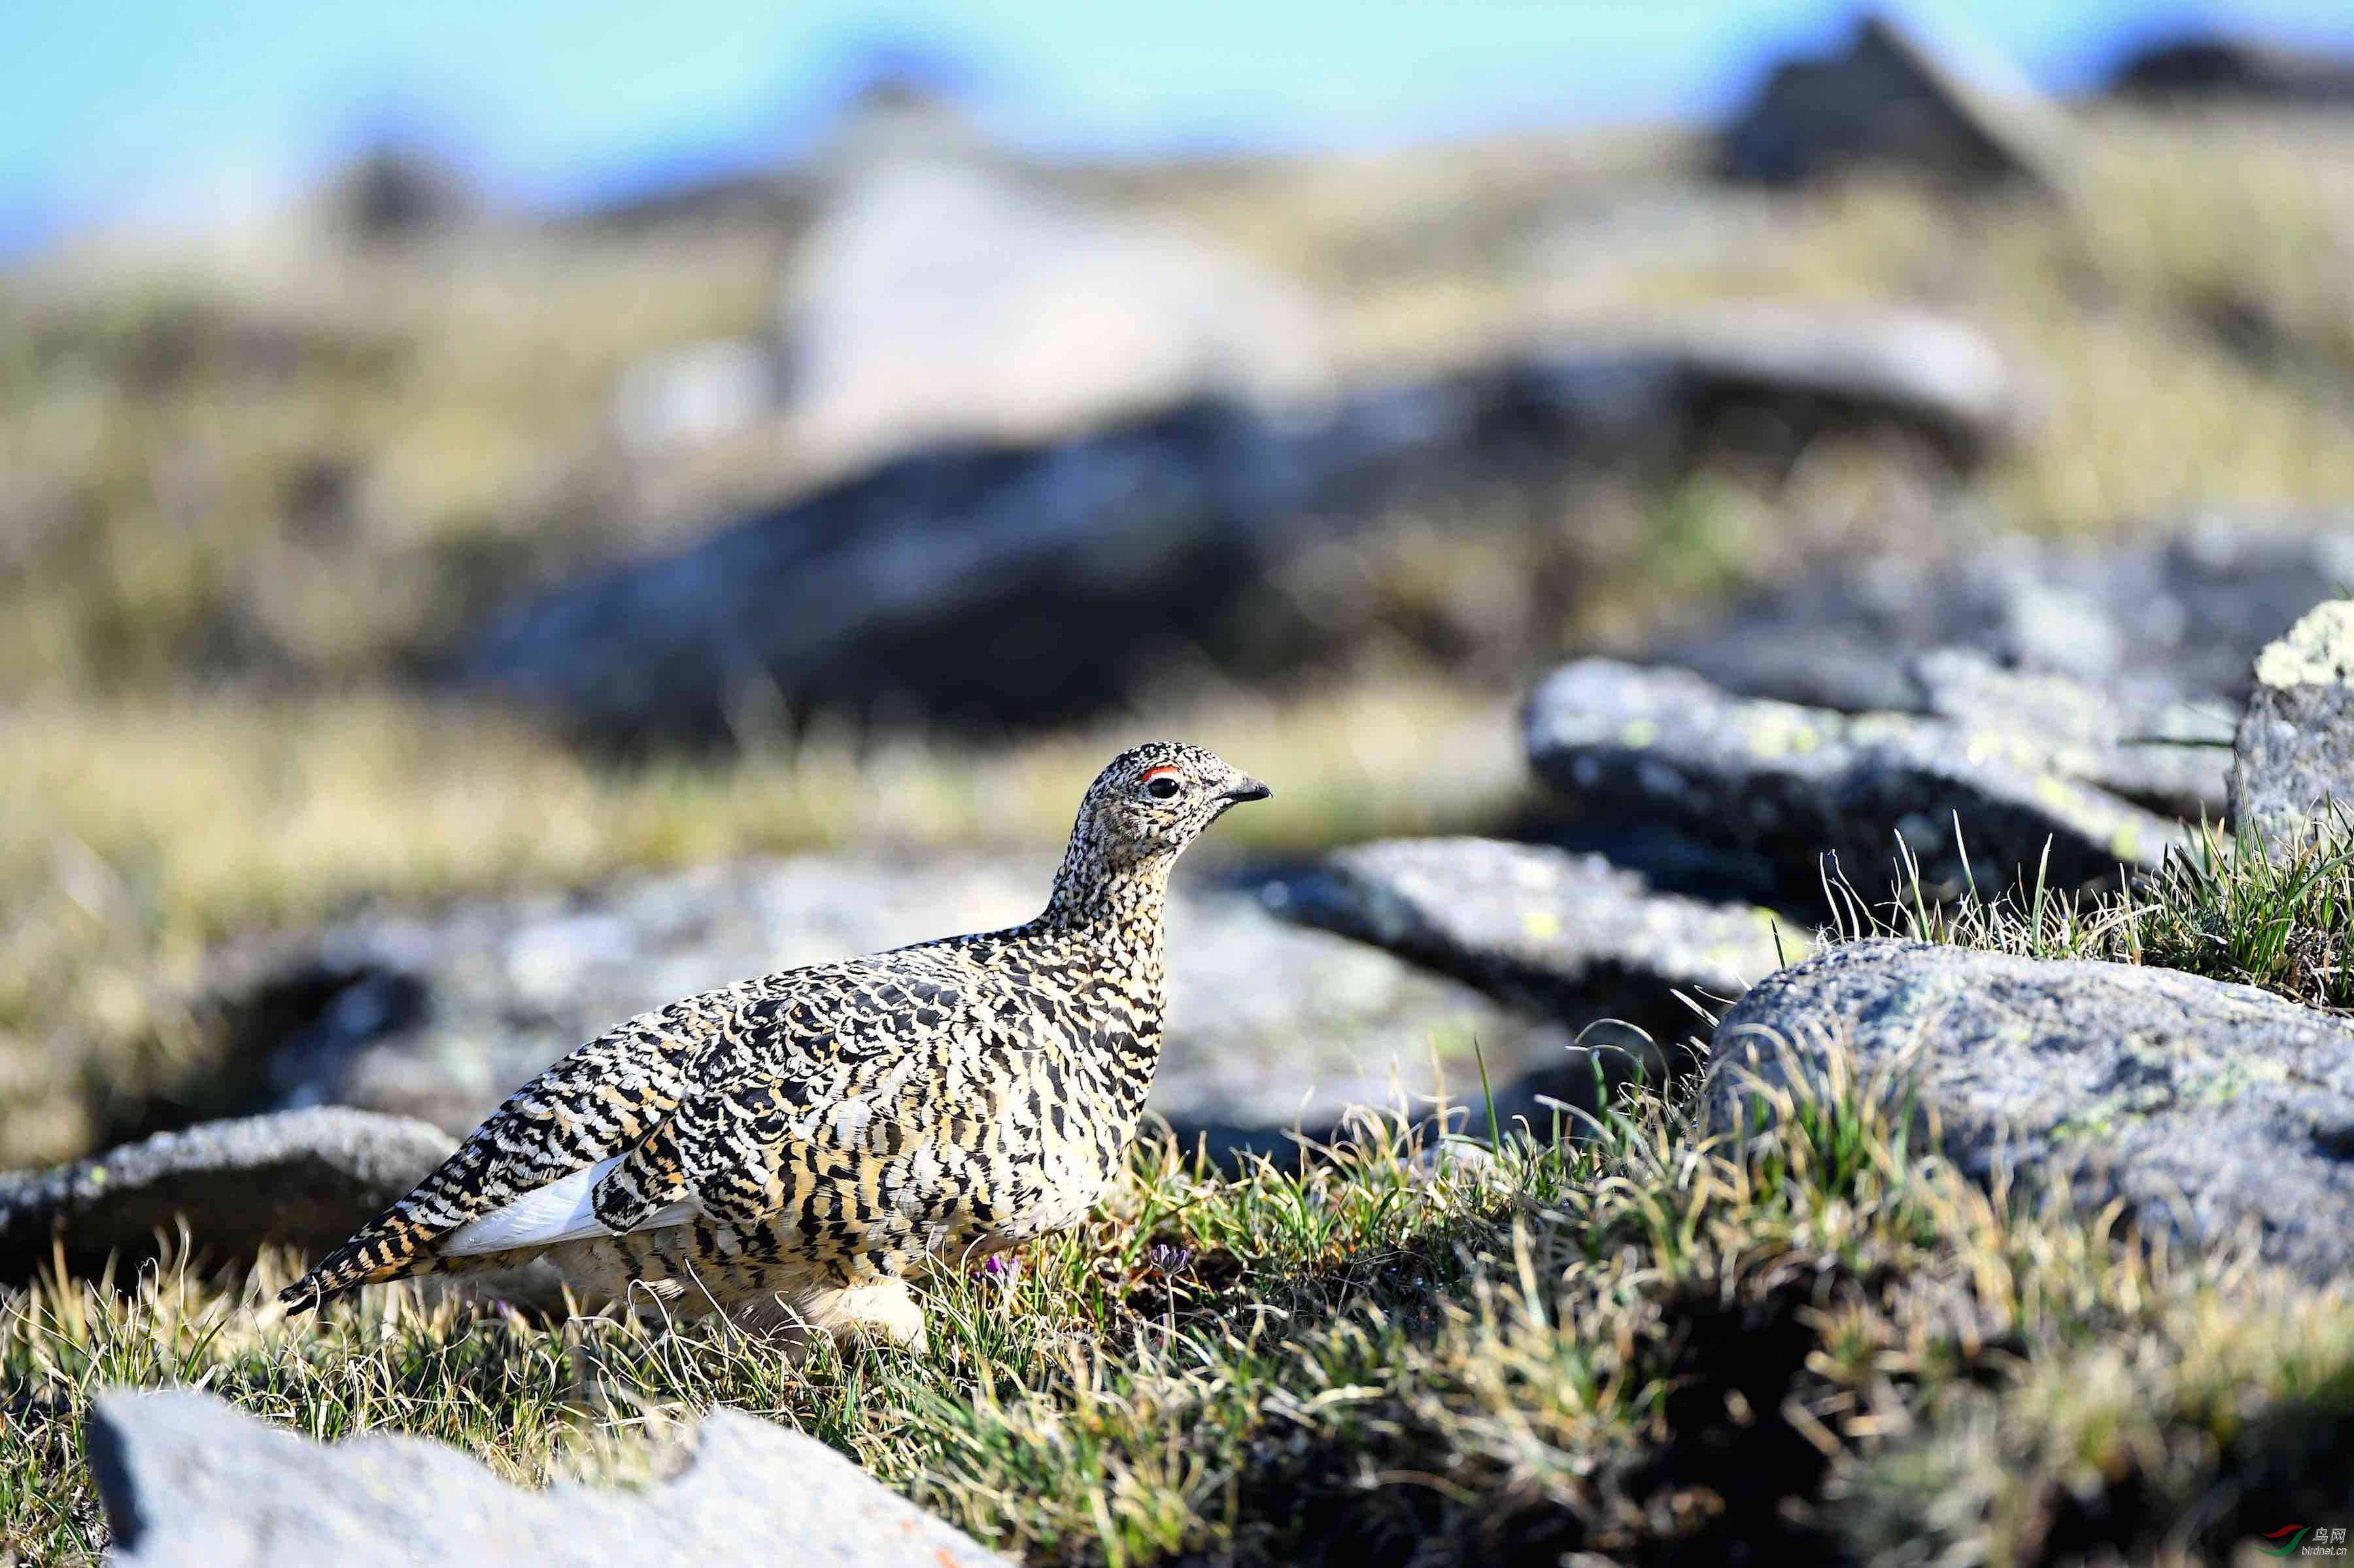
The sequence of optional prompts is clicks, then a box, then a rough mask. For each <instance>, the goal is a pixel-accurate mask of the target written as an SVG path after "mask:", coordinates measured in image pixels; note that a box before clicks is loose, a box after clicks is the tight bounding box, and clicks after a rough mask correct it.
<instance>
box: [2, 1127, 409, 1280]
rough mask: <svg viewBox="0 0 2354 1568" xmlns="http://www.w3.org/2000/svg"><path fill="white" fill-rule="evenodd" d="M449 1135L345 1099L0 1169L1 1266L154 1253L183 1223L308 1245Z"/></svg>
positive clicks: (390, 1192)
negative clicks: (346, 1104) (55, 1257)
mask: <svg viewBox="0 0 2354 1568" xmlns="http://www.w3.org/2000/svg"><path fill="white" fill-rule="evenodd" d="M455 1147H456V1141H455V1140H454V1139H451V1137H450V1135H449V1134H447V1133H445V1132H443V1131H441V1130H440V1129H439V1128H434V1127H430V1126H428V1125H427V1124H425V1123H424V1122H421V1121H416V1120H412V1119H410V1118H406V1117H389V1116H372V1115H369V1114H367V1113H366V1112H364V1111H356V1110H341V1109H318V1110H300V1111H292V1112H287V1113H285V1114H282V1115H278V1116H258V1117H249V1118H243V1119H240V1120H234V1121H215V1122H206V1123H203V1124H201V1125H199V1126H196V1127H192V1128H186V1130H184V1131H180V1132H167V1133H163V1134H160V1135H158V1136H156V1137H154V1138H151V1139H147V1140H146V1141H144V1142H143V1143H134V1144H131V1145H128V1146H126V1147H124V1148H122V1149H117V1150H111V1151H110V1152H108V1153H105V1154H101V1155H97V1156H95V1157H93V1158H91V1159H88V1160H75V1161H73V1162H72V1163H70V1164H67V1165H60V1166H56V1167H53V1168H51V1169H49V1170H47V1171H9V1172H5V1173H0V1279H8V1280H18V1279H23V1278H26V1277H28V1276H30V1275H31V1274H32V1273H34V1272H35V1271H36V1270H37V1268H39V1267H40V1266H43V1265H44V1264H46V1263H47V1262H48V1260H49V1258H50V1256H51V1255H52V1246H53V1243H61V1244H62V1245H63V1247H64V1250H65V1253H66V1257H67V1261H68V1263H69V1265H70V1266H75V1267H78V1268H95V1267H98V1266H102V1265H103V1264H104V1263H105V1261H106V1259H107V1257H108V1256H109V1255H118V1254H119V1255H121V1257H122V1259H123V1260H124V1261H125V1262H126V1263H135V1262H136V1261H138V1260H139V1259H141V1258H143V1257H147V1256H151V1255H154V1252H155V1249H156V1242H157V1235H158V1234H159V1233H161V1234H164V1235H166V1236H168V1235H170V1234H172V1233H173V1232H174V1231H175V1229H176V1227H177V1226H179V1225H180V1224H184V1223H185V1224H186V1226H187V1229H188V1234H189V1235H190V1237H191V1239H192V1240H193V1241H194V1242H195V1244H196V1246H197V1247H198V1249H199V1250H200V1252H201V1253H202V1255H205V1256H207V1257H209V1258H211V1259H213V1260H215V1261H227V1260H230V1259H236V1258H244V1257H250V1256H251V1255H253V1254H254V1252H255V1251H256V1250H258V1249H259V1248H260V1247H262V1246H264V1245H270V1244H273V1243H274V1244H284V1245H294V1246H299V1247H303V1248H306V1249H309V1250H311V1251H313V1252H316V1251H318V1250H321V1249H323V1248H325V1247H327V1246H331V1245H334V1243H336V1242H339V1241H341V1240H343V1239H344V1237H345V1236H347V1235H349V1234H351V1233H352V1232H353V1231H354V1230H355V1229H357V1228H358V1227H359V1225H360V1224H363V1223H364V1222H366V1221H367V1220H370V1219H373V1218H374V1217H375V1216H376V1214H377V1213H379V1212H380V1211H382V1210H383V1209H384V1208H385V1207H386V1205H387V1204H389V1203H390V1202H392V1201H393V1200H394V1199H396V1198H398V1197H399V1196H400V1195H401V1194H403V1193H404V1192H408V1189H409V1188H410V1187H411V1186H413V1185H415V1184H416V1182H417V1181H418V1179H419V1177H421V1176H423V1175H424V1174H425V1173H426V1172H427V1171H430V1170H432V1169H433V1168H434V1167H435V1166H436V1165H439V1164H440V1162H441V1161H442V1160H444V1159H445V1158H447V1157H448V1155H449V1153H450V1151H451V1150H452V1149H453V1148H455Z"/></svg>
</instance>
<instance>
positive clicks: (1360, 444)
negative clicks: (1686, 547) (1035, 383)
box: [455, 313, 2015, 742]
mask: <svg viewBox="0 0 2354 1568" xmlns="http://www.w3.org/2000/svg"><path fill="white" fill-rule="evenodd" d="M2014 401H2015V400H2014V399H2013V398H2012V397H2010V395H2009V387H2008V383H2007V379H2006V376H2005V373H2004V371H2003V368H2002V366H2001V362H2000V361H1999V358H1998V357H1997V356H1996V355H1994V354H1993V352H1992V351H1991V350H1990V349H1988V347H1987V346H1986V344H1984V343H1983V342H1982V341H1980V340H1978V338H1976V337H1975V336H1974V335H1972V334H1968V333H1967V332H1966V331H1963V330H1962V329H1959V328H1956V327H1953V326H1951V325H1947V324H1944V323H1935V322H1929V321H1925V320H1923V319H1922V318H1918V317H1911V316H1897V317H1884V316H1859V315H1856V314H1854V313H1833V314H1824V315H1814V316H1796V315H1790V314H1787V313H1772V314H1762V315H1761V314H1757V313H1749V314H1745V315H1735V316H1727V315H1722V314H1718V315H1711V316H1706V317H1700V318H1695V319H1693V320H1691V321H1690V322H1687V323H1681V324H1679V323H1650V324H1648V325H1646V326H1645V327H1643V328H1642V329H1641V330H1640V331H1639V332H1633V331H1630V332H1622V333H1617V334H1609V335H1607V336H1604V337H1596V338H1594V339H1591V340H1588V341H1585V342H1583V343H1579V344H1564V345H1556V346H1555V347H1554V348H1553V349H1552V350H1549V351H1547V352H1543V353H1540V354H1534V355H1530V356H1528V357H1526V358H1523V359H1519V360H1513V361H1510V362H1507V363H1504V364H1500V365H1498V366H1490V367H1489V368H1486V369H1483V370H1479V371H1476V372H1472V373H1468V374H1465V375H1461V376H1447V377H1441V378H1438V379H1436V380H1431V381H1426V382H1421V383H1416V384H1412V385H1406V386H1400V387H1388V388H1384V389H1380V390H1375V391H1368V392H1363V393H1360V394H1356V395H1353V396H1351V397H1345V398H1342V399H1341V400H1339V401H1337V402H1334V403H1331V404H1327V405H1324V406H1321V407H1320V408H1316V409H1313V410H1294V411H1292V412H1289V413H1286V414H1281V415H1270V414H1266V413H1261V412H1257V411H1254V410H1251V409H1248V408H1244V407H1242V406H1240V405H1238V404H1232V403H1225V402H1215V401H1212V402H1196V403H1189V404H1185V405H1182V406H1181V407H1178V408H1172V409H1168V410H1165V411H1162V412H1160V413H1156V414H1152V415H1150V416H1146V417H1142V418H1137V419H1134V420H1132V421H1131V422H1129V423H1127V424H1124V425H1120V426H1117V427H1114V428H1108V429H1100V430H1097V431H1095V432H1093V433H1090V434H1087V435H1083V436H1079V437H1076V438H1073V439H1069V440H1053V441H1047V442H1044V443H1041V444H1034V445H1026V446H1025V445H1001V446H992V447H955V448H941V449H938V450H932V451H929V452H927V453H923V454H920V455H917V456H911V457H907V458H903V459H899V460H897V461H892V462H889V463H886V464H885V465H883V466H881V467H879V468H876V469H875V470H873V471H869V472H866V473H864V474H862V475H860V476H858V477H855V478H852V479H849V480H846V481H844V482H841V483H838V484H835V485H832V487H830V488H827V489H824V490H822V491H821V492H819V493H815V494H812V495H810V496H808V497H806V498H804V499H801V500H798V501H795V502H793V503H789V504H785V505H781V506H779V507H777V508H775V509H773V510H770V511H768V512H765V513H761V514H756V515H754V516H751V517H749V518H747V519H745V520H743V521H741V522H738V523H737V524H733V525H731V526H728V527H726V528H724V529H722V530H721V531H719V532H718V533H716V534H714V535H711V536H710V537H708V538H706V539H704V540H703V541H701V542H699V543H697V544H695V545H692V546H688V547H686V548H685V549H684V550H682V551H680V552H678V553H676V554H674V555H671V556H665V557H662V558H656V559H650V560H644V561H638V562H632V563H628V564H625V565H622V566H620V567H614V568H612V569H610V570H609V571H607V572H605V573H603V574H601V575H599V576H597V577H591V578H589V579H588V580H586V581H583V582H580V583H577V584H574V585H572V586H569V587H566V588H558V589H557V590H556V591H554V592H553V593H551V594H549V595H547V596H546V598H544V599H539V600H537V601H536V602H534V603H530V604H526V605H523V606H520V607H517V608H515V609H512V610H511V611H510V612H508V613H507V614H506V615H505V616H504V617H503V618H502V619H501V620H498V621H497V622H496V623H495V624H494V625H493V626H492V627H491V628H490V630H488V631H487V633H485V634H484V635H482V637H481V638H480V639H478V640H477V641H475V642H474V643H473V644H472V647H471V648H470V649H469V650H467V651H466V652H465V653H464V655H463V657H462V659H461V661H460V663H459V666H458V668H457V670H456V672H455V674H456V678H457V680H458V682H459V683H460V684H461V685H462V686H463V687H465V688H467V689H470V690H473V691H478V692H482V693H486V694H495V695H499V696H503V697H505V698H508V699H511V700H514V701H517V702H519V703H521V704H524V705H527V706H531V707H534V708H536V709H539V710H541V711H543V712H545V713H546V714H548V715H551V716H554V717H556V718H557V719H559V720H561V721H562V722H564V723H566V724H567V725H569V726H572V727H574V728H575V729H577V730H579V731H582V732H585V733H587V734H588V735H591V736H599V737H601V738H605V739H608V740H614V741H623V742H629V741H638V740H644V739H649V738H652V739H686V740H697V739H700V740H709V739H714V738H718V737H724V736H727V735H729V734H732V733H737V731H738V730H739V729H740V728H741V727H742V726H744V725H745V724H746V723H747V722H748V720H749V719H750V718H752V717H754V716H756V715H771V716H773V717H775V718H779V719H789V718H790V717H791V716H794V715H801V714H804V713H807V712H809V711H811V710H812V709H818V708H827V709H842V710H848V711H854V712H863V711H867V710H870V709H873V708H875V707H878V706H881V707H888V708H891V709H894V710H895V711H896V710H910V711H914V712H917V713H922V714H926V715H930V716H932V717H934V718H938V719H943V720H950V721H954V720H980V721H985V722H987V723H990V724H992V725H995V724H1023V723H1051V722H1057V721H1061V720H1066V719H1069V718H1072V717H1074V716H1076V715H1084V714H1087V713H1091V712H1094V711H1097V710H1099V709H1102V708H1104V707H1107V706H1109V705H1116V704H1118V703H1119V702H1122V701H1124V700H1127V699H1129V698H1130V697H1132V696H1133V695H1134V694H1136V693H1137V692H1139V691H1140V690H1143V689H1145V688H1147V687H1149V686H1150V683H1151V682H1152V681H1153V680H1154V679H1155V678H1156V677H1157V676H1158V675H1160V674H1161V673H1165V670H1166V668H1167V665H1168V661H1169V655H1170V652H1171V650H1172V648H1191V649H1197V650H1199V651H1201V652H1202V653H1204V654H1205V655H1206V656H1207V657H1208V659H1209V660H1210V662H1212V663H1213V664H1214V665H1215V666H1216V667H1217V668H1218V669H1220V670H1221V671H1223V672H1225V673H1227V674H1229V675H1231V676H1234V677H1235V678H1241V679H1256V678H1264V677H1267V676H1269V675H1273V674H1278V673H1283V672H1287V671H1292V670H1297V669H1299V668H1302V667H1306V666H1310V665H1313V664H1315V663H1317V662H1320V661H1332V660H1336V659H1339V658H1341V657H1342V656H1343V655H1345V654H1347V653H1349V652H1351V651H1352V650H1356V649H1360V648H1362V647H1363V646H1365V645H1367V644H1368V643H1370V642H1372V641H1379V640H1381V639H1384V638H1393V639H1394V637H1396V636H1398V635H1400V634H1401V633H1402V632H1411V631H1412V630H1413V629H1412V628H1409V627H1403V626H1400V625H1397V624H1393V623H1392V622H1393V620H1394V611H1392V610H1391V609H1390V608H1389V607H1388V606H1387V605H1386V603H1385V601H1384V598H1383V596H1381V595H1379V594H1373V593H1361V594H1349V593H1336V592H1335V591H1334V583H1335V581H1336V580H1344V581H1345V580H1350V579H1349V577H1348V573H1346V572H1341V573H1339V574H1338V576H1337V578H1336V574H1335V572H1334V571H1333V570H1331V569H1329V567H1330V561H1331V557H1332V556H1333V555H1334V554H1335V552H1336V551H1337V553H1338V554H1339V555H1341V556H1346V557H1348V558H1350V559H1351V560H1352V561H1355V560H1357V559H1358V557H1359V556H1364V555H1367V553H1369V552H1373V551H1375V550H1377V548H1378V545H1379V541H1380V538H1381V537H1382V531H1383V530H1384V528H1387V527H1391V526H1393V525H1395V524H1399V523H1400V522H1401V520H1407V519H1414V518H1421V519H1427V518H1428V517H1430V516H1433V515H1446V516H1450V517H1463V518H1468V519H1473V520H1475V521H1474V522H1472V523H1471V524H1469V525H1470V526H1477V527H1482V528H1489V529H1494V530H1499V531H1513V530H1524V529H1537V528H1540V527H1543V528H1548V529H1549V528H1553V527H1554V526H1555V524H1556V523H1557V520H1558V518H1559V517H1560V516H1561V515H1562V513H1563V510H1564V506H1565V504H1566V503H1567V498H1568V497H1569V496H1571V495H1573V494H1575V493H1577V490H1578V487H1580V486H1583V485H1586V484H1590V483H1591V482H1593V480H1594V476H1595V475H1596V472H1597V471H1601V470H1603V469H1605V468H1607V467H1609V466H1611V465H1617V464H1627V463H1637V464H1657V463H1669V464H1681V463H1684V462H1688V461H1691V458H1692V456H1693V455H1694V453H1695V452H1696V451H1700V450H1708V449H1709V448H1711V447H1712V445H1714V444H1717V443H1719V442H1721V441H1722V440H1726V439H1732V440H1738V441H1739V442H1740V443H1742V444H1743V445H1744V448H1751V449H1755V448H1759V447H1764V448H1767V449H1770V450H1772V451H1773V452H1776V453H1778V454H1779V455H1780V456H1781V457H1783V458H1785V459H1787V458H1788V457H1790V456H1794V455H1795V454H1796V453H1797V452H1798V451H1801V450H1804V449H1805V447H1806V445H1807V444H1808V442H1809V441H1811V440H1814V439H1815V438H1816V437H1817V436H1819V435H1820V434H1822V433H1823V432H1825V431H1827V430H1833V429H1859V428H1861V429H1872V430H1895V431H1899V432H1903V434H1904V435H1905V436H1906V437H1907V439H1913V440H1916V441H1917V443H1919V444H1925V445H1926V446H1927V447H1928V448H1929V449H1931V450H1936V451H1939V452H1943V453H1945V454H1946V455H1947V456H1948V457H1949V458H1950V459H1952V460H1954V461H1974V460H1975V458H1976V457H1977V456H1978V455H1980V454H1982V453H1984V452H1985V451H1986V450H1989V449H1990V448H1992V447H1994V446H1997V445H1999V444H2000V443H2001V441H2002V440H2005V439H2006V437H2007V435H2008V433H2009V429H2010V428H2011V423H2012V419H2013V408H2014ZM1368 558H1370V557H1369V556H1368ZM1317 563H1324V565H1323V566H1318V565H1317ZM1311 568H1313V569H1311ZM1359 569H1360V571H1361V572H1362V570H1363V566H1362V564H1360V567H1359ZM1515 591H1517V592H1520V593H1522V594H1523V595H1526V596H1530V597H1529V599H1528V602H1527V603H1526V604H1522V605H1512V604H1506V603H1500V602H1494V596H1492V595H1491V596H1490V598H1489V599H1483V601H1482V605H1481V611H1482V613H1481V615H1480V617H1479V620H1478V622H1477V625H1476V626H1475V627H1474V628H1473V629H1472V630H1471V632H1470V633H1469V634H1470V635H1473V636H1475V637H1477V638H1479V639H1482V640H1484V643H1483V646H1485V645H1489V644H1494V643H1495V642H1497V641H1498V640H1499V639H1504V640H1506V641H1511V639H1512V638H1515V637H1517V638H1518V639H1519V640H1520V641H1517V642H1511V645H1510V646H1507V647H1504V648H1502V649H1501V650H1500V652H1498V653H1497V655H1496V656H1497V657H1500V658H1508V659H1509V660H1511V661H1517V660H1518V659H1520V658H1522V657H1527V656H1532V655H1533V654H1534V653H1535V652H1537V644H1538V643H1539V642H1540V641H1543V642H1545V643H1547V644H1549V642H1550V639H1551V637H1552V635H1553V632H1552V630H1551V629H1552V628H1553V627H1556V626H1557V625H1558V620H1559V609H1560V606H1559V605H1557V604H1555V605H1553V607H1552V609H1547V603H1548V602H1549V601H1546V600H1544V599H1543V598H1542V596H1543V595H1544V594H1546V593H1548V592H1551V593H1555V594H1557V593H1558V592H1559V591H1560V590H1559V589H1558V588H1557V587H1549V586H1548V584H1547V583H1546V582H1545V581H1543V580H1540V578H1539V577H1531V578H1530V580H1528V581H1527V582H1526V583H1524V584H1522V585H1518V586H1517V587H1516V588H1515ZM1385 618H1387V619H1385ZM1514 629H1518V630H1514ZM1523 642H1524V643H1526V644H1527V646H1525V647H1523V646H1522V645H1521V644H1522V643H1523Z"/></svg>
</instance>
